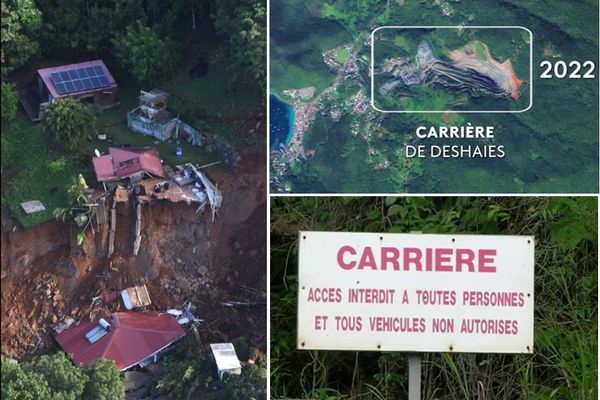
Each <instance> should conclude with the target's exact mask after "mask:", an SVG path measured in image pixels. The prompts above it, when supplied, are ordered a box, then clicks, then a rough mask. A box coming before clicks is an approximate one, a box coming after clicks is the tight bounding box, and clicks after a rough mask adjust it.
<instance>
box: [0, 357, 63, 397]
mask: <svg viewBox="0 0 600 400" xmlns="http://www.w3.org/2000/svg"><path fill="white" fill-rule="evenodd" d="M1 391H2V399H3V400H50V399H51V398H52V397H51V396H50V388H49V387H48V383H47V382H46V380H45V379H44V378H43V377H42V376H41V375H40V374H38V373H37V372H32V371H24V370H23V368H21V365H20V364H16V363H14V362H11V361H8V360H5V359H2V389H1Z"/></svg>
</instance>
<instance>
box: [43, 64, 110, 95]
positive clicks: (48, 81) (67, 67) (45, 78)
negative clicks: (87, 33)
mask: <svg viewBox="0 0 600 400" xmlns="http://www.w3.org/2000/svg"><path fill="white" fill-rule="evenodd" d="M96 65H97V66H99V67H100V68H102V70H103V71H104V74H105V75H106V79H108V86H107V87H103V88H97V89H90V90H81V91H79V92H71V93H64V94H59V93H58V92H57V91H56V87H54V83H53V82H52V78H51V77H50V74H52V73H54V72H62V71H68V70H70V69H76V68H84V67H94V66H96ZM37 72H38V74H40V77H41V78H42V80H43V81H44V84H45V85H46V87H47V88H48V91H49V92H50V94H51V95H52V97H53V98H55V99H60V98H62V97H72V96H79V95H82V94H86V93H94V92H101V91H107V90H111V89H116V88H117V87H118V85H117V81H115V78H114V77H113V76H112V74H111V73H110V71H109V70H108V68H107V67H106V65H105V64H104V61H102V60H93V61H86V62H82V63H77V64H69V65H61V66H60V67H51V68H44V69H38V71H37Z"/></svg>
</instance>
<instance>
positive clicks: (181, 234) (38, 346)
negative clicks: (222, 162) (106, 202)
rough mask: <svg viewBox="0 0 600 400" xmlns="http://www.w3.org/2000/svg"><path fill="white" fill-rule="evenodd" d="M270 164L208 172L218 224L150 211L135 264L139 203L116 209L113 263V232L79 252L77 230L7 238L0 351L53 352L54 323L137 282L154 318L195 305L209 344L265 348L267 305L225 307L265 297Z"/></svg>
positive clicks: (156, 207)
mask: <svg viewBox="0 0 600 400" xmlns="http://www.w3.org/2000/svg"><path fill="white" fill-rule="evenodd" d="M264 164H265V161H264V155H263V154H256V155H245V156H244V157H243V158H242V164H241V167H240V168H239V170H238V172H236V173H235V174H229V173H225V172H223V171H221V170H215V171H210V170H209V171H207V172H208V173H209V174H211V175H212V176H211V177H212V178H213V179H214V181H215V182H216V183H217V184H218V185H219V189H220V190H221V191H222V193H223V205H222V207H221V209H220V211H219V215H218V216H217V217H216V218H215V220H214V221H212V216H211V213H210V211H209V210H206V211H205V212H204V213H202V214H196V208H195V207H194V206H187V205H185V204H173V203H169V202H155V203H151V204H145V205H144V206H143V209H142V241H141V247H140V252H139V254H138V256H133V255H132V250H133V241H134V226H135V210H134V204H135V202H134V201H130V202H128V203H120V204H119V205H118V206H117V211H118V218H117V230H116V236H115V237H116V240H115V251H114V253H113V254H112V255H111V257H107V251H108V232H109V227H108V225H102V226H99V227H96V226H95V227H94V231H93V232H92V231H91V230H88V232H87V240H86V243H85V244H84V245H83V246H81V247H80V246H77V244H76V243H75V235H76V228H75V227H74V226H71V225H68V224H63V223H59V222H56V221H50V222H48V223H45V224H43V225H40V226H38V227H35V228H33V229H30V230H26V231H15V232H8V233H6V232H3V233H2V237H1V251H2V351H3V352H10V353H11V354H12V355H13V356H15V357H17V358H20V357H23V356H28V355H33V354H38V353H40V352H43V351H46V350H48V349H50V348H53V347H55V346H56V344H55V342H54V340H53V338H52V333H51V326H52V325H55V324H56V323H59V322H61V321H63V320H64V319H65V318H66V317H67V316H72V317H73V318H74V319H75V320H76V321H78V320H79V319H81V318H84V317H89V315H90V304H91V299H92V297H94V296H96V295H98V294H100V293H108V292H111V291H114V290H119V289H122V288H125V287H128V286H131V285H134V284H140V283H145V284H146V285H147V286H148V289H149V292H150V296H151V299H152V301H153V304H152V306H151V309H153V310H157V311H158V310H160V311H163V310H165V309H166V308H170V307H179V306H180V305H181V304H182V303H183V302H184V301H185V300H188V299H189V300H191V301H192V302H193V303H194V305H196V306H197V310H196V315H197V316H198V317H199V318H203V319H205V320H206V323H205V324H204V325H203V326H202V328H201V334H202V335H203V336H204V337H205V339H207V340H226V339H232V338H234V337H237V336H245V337H246V338H248V339H249V341H250V343H253V344H254V345H255V346H259V347H262V348H263V349H264V348H266V342H265V335H266V311H265V310H264V308H265V307H253V308H246V309H233V308H226V307H223V306H221V305H220V303H221V302H222V301H226V300H244V299H248V296H249V295H248V291H247V289H245V288H246V287H249V288H253V289H258V290H260V291H266V200H265V194H266V192H265V173H266V170H265V168H266V167H265V166H264ZM245 171H252V172H245ZM111 307H113V308H112V309H114V305H112V306H111ZM104 309H105V310H108V307H104ZM93 312H94V313H97V312H102V309H100V310H98V309H95V310H94V311H93Z"/></svg>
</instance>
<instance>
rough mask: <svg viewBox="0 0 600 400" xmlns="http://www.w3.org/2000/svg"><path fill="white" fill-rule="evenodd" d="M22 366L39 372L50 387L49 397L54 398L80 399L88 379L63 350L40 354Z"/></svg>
mask: <svg viewBox="0 0 600 400" xmlns="http://www.w3.org/2000/svg"><path fill="white" fill-rule="evenodd" d="M23 368H24V369H25V370H26V371H30V372H33V373H38V374H40V375H41V376H42V377H43V379H44V380H45V381H46V382H47V384H48V387H49V388H50V392H51V398H52V399H56V400H79V399H81V398H82V396H81V395H82V394H83V390H84V388H85V384H86V383H87V381H88V378H87V376H86V375H85V373H84V372H83V370H82V369H80V368H77V367H76V366H75V365H73V363H71V360H69V359H68V358H67V356H66V355H65V353H63V352H58V353H55V354H52V355H44V356H41V357H40V358H38V359H37V360H35V361H34V362H33V363H27V364H25V365H24V366H23Z"/></svg>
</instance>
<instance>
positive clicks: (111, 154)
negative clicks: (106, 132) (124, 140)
mask: <svg viewBox="0 0 600 400" xmlns="http://www.w3.org/2000/svg"><path fill="white" fill-rule="evenodd" d="M92 163H93V164H94V170H95V171H96V178H97V179H98V181H100V182H102V181H109V180H113V179H123V178H127V177H128V176H131V175H133V174H136V173H138V172H141V171H146V172H148V173H149V174H151V175H154V176H160V177H162V178H164V177H165V171H164V169H163V166H162V163H161V162H160V156H159V155H158V152H157V151H156V149H151V148H144V149H121V148H117V147H109V149H108V154H107V155H103V156H100V157H94V158H93V159H92Z"/></svg>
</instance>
